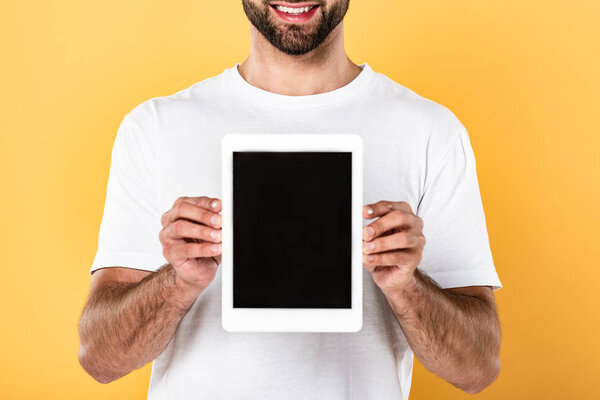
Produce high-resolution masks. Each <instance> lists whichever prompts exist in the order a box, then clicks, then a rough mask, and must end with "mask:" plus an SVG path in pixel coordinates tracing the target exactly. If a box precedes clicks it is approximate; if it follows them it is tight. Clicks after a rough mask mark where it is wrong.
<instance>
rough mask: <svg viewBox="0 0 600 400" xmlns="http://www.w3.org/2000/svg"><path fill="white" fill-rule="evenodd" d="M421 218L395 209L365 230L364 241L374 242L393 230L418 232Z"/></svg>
mask: <svg viewBox="0 0 600 400" xmlns="http://www.w3.org/2000/svg"><path fill="white" fill-rule="evenodd" d="M419 219H420V218H419V217H417V216H416V215H414V214H412V213H409V212H407V211H404V210H399V209H395V210H392V211H390V212H388V213H387V214H385V215H384V216H382V217H380V218H379V219H377V220H376V221H374V222H371V223H370V224H369V225H367V226H365V227H364V228H363V236H364V240H372V239H374V238H376V237H378V236H380V235H381V234H382V233H384V232H387V231H389V230H390V229H393V228H401V229H405V230H409V229H415V230H418V228H419V226H420V225H421V223H420V222H419V221H418V220H419Z"/></svg>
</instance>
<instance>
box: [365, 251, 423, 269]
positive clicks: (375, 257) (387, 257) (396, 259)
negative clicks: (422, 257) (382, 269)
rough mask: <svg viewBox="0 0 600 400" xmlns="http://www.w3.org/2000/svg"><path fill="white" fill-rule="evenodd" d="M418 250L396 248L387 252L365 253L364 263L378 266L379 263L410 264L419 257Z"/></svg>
mask: <svg viewBox="0 0 600 400" xmlns="http://www.w3.org/2000/svg"><path fill="white" fill-rule="evenodd" d="M418 257H419V255H418V253H417V252H415V251H412V250H396V251H389V252H386V253H377V254H363V264H366V265H369V266H373V267H376V266H378V265H397V266H403V265H409V264H411V263H413V262H415V261H416V259H418Z"/></svg>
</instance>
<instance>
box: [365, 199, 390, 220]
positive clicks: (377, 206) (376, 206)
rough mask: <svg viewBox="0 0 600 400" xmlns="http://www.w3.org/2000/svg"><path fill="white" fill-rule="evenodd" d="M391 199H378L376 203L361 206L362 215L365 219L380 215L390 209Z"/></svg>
mask: <svg viewBox="0 0 600 400" xmlns="http://www.w3.org/2000/svg"><path fill="white" fill-rule="evenodd" d="M392 207H393V205H392V202H391V201H387V200H379V201H378V202H377V203H371V204H366V205H364V206H363V217H364V218H366V219H371V218H377V217H380V216H382V215H384V214H386V213H387V212H389V211H390V210H391V209H392Z"/></svg>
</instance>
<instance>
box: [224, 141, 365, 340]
mask: <svg viewBox="0 0 600 400" xmlns="http://www.w3.org/2000/svg"><path fill="white" fill-rule="evenodd" d="M234 151H343V152H351V153H352V205H351V213H352V221H351V226H352V234H351V251H352V255H351V259H352V267H351V271H352V279H351V282H352V283H351V284H352V290H351V292H352V308H350V309H319V308H312V309H307V308H303V309H300V308H234V307H233V218H232V214H233V152H234ZM221 164H222V166H221V179H222V186H221V188H222V196H221V200H222V205H223V208H222V212H221V215H222V255H221V259H222V262H221V267H220V268H222V271H221V273H222V299H221V300H222V325H223V329H225V330H226V331H229V332H357V331H359V330H360V329H361V328H362V318H363V264H362V227H363V225H362V206H363V204H362V200H363V173H362V171H363V145H362V138H361V137H360V136H359V135H357V134H347V133H335V134H312V133H311V134H297V133H296V134H289V133H284V134H275V133H229V134H226V135H224V136H223V139H222V142H221ZM315 207H318V205H315ZM315 209H316V208H315Z"/></svg>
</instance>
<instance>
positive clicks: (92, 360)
mask: <svg viewBox="0 0 600 400" xmlns="http://www.w3.org/2000/svg"><path fill="white" fill-rule="evenodd" d="M78 358H79V364H80V365H81V367H82V368H83V370H84V371H85V372H87V373H88V375H90V376H91V377H92V378H94V380H96V382H99V383H102V384H106V383H110V382H112V381H114V380H116V379H118V378H120V377H121V376H122V374H117V373H115V372H114V371H111V370H110V369H108V368H106V367H103V366H102V365H101V364H102V363H101V362H99V359H98V358H97V357H96V356H94V355H93V354H92V352H90V351H89V350H88V349H87V348H86V346H84V345H82V344H81V345H79V353H78Z"/></svg>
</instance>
